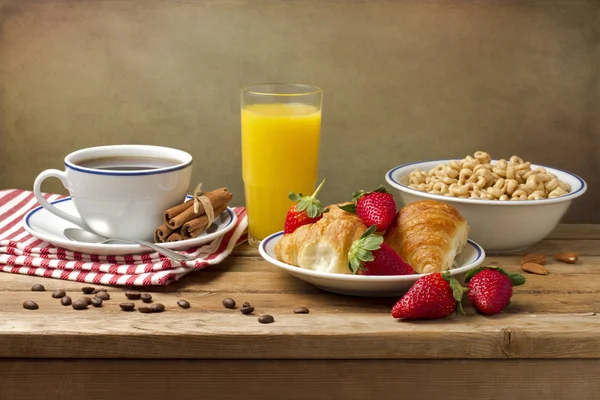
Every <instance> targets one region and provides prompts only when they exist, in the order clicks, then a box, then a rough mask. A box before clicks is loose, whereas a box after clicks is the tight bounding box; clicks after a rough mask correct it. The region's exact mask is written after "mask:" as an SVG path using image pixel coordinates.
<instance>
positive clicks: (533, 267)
mask: <svg viewBox="0 0 600 400" xmlns="http://www.w3.org/2000/svg"><path fill="white" fill-rule="evenodd" d="M521 269H522V270H523V271H526V272H530V273H532V274H537V275H548V271H547V270H546V268H544V266H543V265H540V264H536V263H532V262H528V263H525V264H523V265H521Z"/></svg>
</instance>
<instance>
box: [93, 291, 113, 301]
mask: <svg viewBox="0 0 600 400" xmlns="http://www.w3.org/2000/svg"><path fill="white" fill-rule="evenodd" d="M96 298H97V299H101V300H108V299H110V294H108V292H98V293H96Z"/></svg>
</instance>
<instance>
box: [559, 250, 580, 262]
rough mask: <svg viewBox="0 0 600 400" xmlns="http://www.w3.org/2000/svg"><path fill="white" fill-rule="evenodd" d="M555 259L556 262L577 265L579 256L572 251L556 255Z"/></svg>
mask: <svg viewBox="0 0 600 400" xmlns="http://www.w3.org/2000/svg"><path fill="white" fill-rule="evenodd" d="M554 258H555V259H556V261H560V262H564V263H567V264H575V263H576V262H577V260H578V259H579V257H577V254H575V253H571V252H570V251H564V252H562V253H557V254H555V255H554Z"/></svg>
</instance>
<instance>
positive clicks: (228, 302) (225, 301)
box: [223, 297, 235, 308]
mask: <svg viewBox="0 0 600 400" xmlns="http://www.w3.org/2000/svg"><path fill="white" fill-rule="evenodd" d="M223 305H224V306H225V308H235V300H234V299H231V298H229V297H227V298H226V299H223Z"/></svg>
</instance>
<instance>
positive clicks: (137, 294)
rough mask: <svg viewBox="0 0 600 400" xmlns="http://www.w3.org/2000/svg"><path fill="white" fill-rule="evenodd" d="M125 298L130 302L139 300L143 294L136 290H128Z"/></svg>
mask: <svg viewBox="0 0 600 400" xmlns="http://www.w3.org/2000/svg"><path fill="white" fill-rule="evenodd" d="M125 296H126V297H127V298H128V299H129V300H137V299H139V298H140V297H142V294H141V293H140V292H136V291H135V290H128V291H126V292H125Z"/></svg>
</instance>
